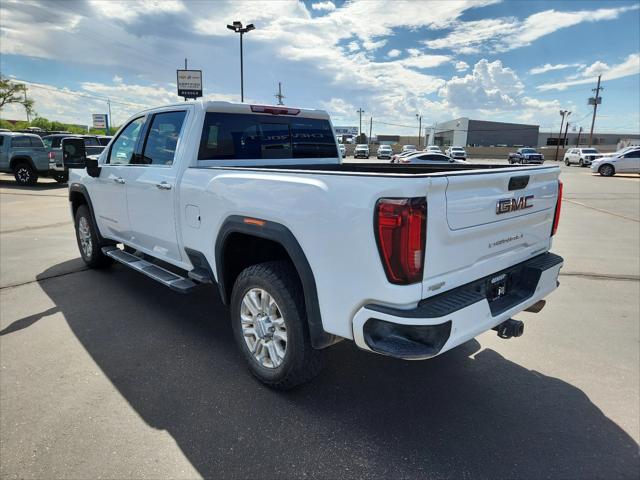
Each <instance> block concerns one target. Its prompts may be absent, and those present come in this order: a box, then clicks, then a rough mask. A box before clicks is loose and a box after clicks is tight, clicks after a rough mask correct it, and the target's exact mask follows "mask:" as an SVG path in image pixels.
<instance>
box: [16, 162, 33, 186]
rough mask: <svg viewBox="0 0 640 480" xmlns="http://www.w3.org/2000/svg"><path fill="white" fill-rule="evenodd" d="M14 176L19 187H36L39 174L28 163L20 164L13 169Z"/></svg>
mask: <svg viewBox="0 0 640 480" xmlns="http://www.w3.org/2000/svg"><path fill="white" fill-rule="evenodd" d="M13 176H14V177H15V179H16V182H18V184H19V185H35V184H36V182H37V181H38V172H37V171H36V170H35V169H34V168H33V167H32V166H31V165H30V164H28V163H27V162H20V163H18V164H16V166H15V167H13Z"/></svg>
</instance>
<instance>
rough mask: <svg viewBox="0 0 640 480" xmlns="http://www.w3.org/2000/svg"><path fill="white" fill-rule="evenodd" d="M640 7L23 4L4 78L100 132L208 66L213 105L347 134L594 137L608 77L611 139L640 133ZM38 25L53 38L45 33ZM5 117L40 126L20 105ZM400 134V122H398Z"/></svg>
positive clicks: (7, 28) (3, 22) (44, 107)
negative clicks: (530, 128)
mask: <svg viewBox="0 0 640 480" xmlns="http://www.w3.org/2000/svg"><path fill="white" fill-rule="evenodd" d="M639 6H640V3H639V2H637V1H635V2H629V1H586V2H581V1H566V2H548V1H527V2H525V1H496V0H478V1H470V0H447V1H419V0H411V1H407V2H403V1H398V2H378V1H376V0H365V1H353V2H351V1H349V2H340V1H333V2H331V1H313V0H310V1H305V2H298V1H268V2H258V1H249V2H241V1H229V2H225V1H219V2H205V1H188V0H167V1H156V0H145V1H139V2H136V1H133V0H130V1H122V2H120V1H117V0H107V1H101V0H62V1H58V2H53V1H46V0H43V1H33V2H25V1H12V0H5V1H3V2H2V5H1V6H0V53H1V57H0V70H1V72H2V75H4V76H12V77H15V78H16V79H20V80H23V81H27V82H29V83H30V85H31V86H30V89H29V94H30V95H31V97H32V98H34V99H35V101H36V110H37V111H38V113H39V114H41V115H42V116H45V117H47V118H50V119H58V120H63V121H68V122H74V123H81V124H86V123H88V122H89V119H90V116H91V113H102V112H104V111H106V102H105V101H104V100H103V99H104V98H110V99H111V106H112V114H113V121H114V123H116V124H119V123H122V122H123V121H124V120H125V119H126V118H127V117H128V116H129V115H131V114H133V113H134V112H135V111H136V110H140V109H142V108H145V107H148V106H156V105H160V104H164V103H169V102H174V101H176V100H180V99H179V98H178V97H177V95H176V92H175V78H176V74H175V69H176V68H180V67H182V65H183V62H184V57H185V56H186V57H188V58H189V66H190V67H192V68H197V69H201V70H202V71H203V77H204V87H205V96H206V97H207V98H210V99H216V100H230V101H237V100H239V59H238V51H239V48H238V36H237V35H236V34H234V33H232V32H231V31H229V30H227V29H226V24H227V23H230V22H232V21H233V20H241V21H243V22H245V23H250V22H253V23H254V24H255V25H256V30H255V31H253V32H250V33H249V34H247V35H246V36H245V43H244V46H245V100H247V101H250V102H256V103H275V101H276V100H275V98H274V96H273V95H274V93H275V92H276V90H277V85H278V81H281V82H282V83H283V89H284V94H285V95H286V99H285V103H286V104H289V105H296V106H303V107H311V108H323V109H326V110H328V111H329V113H330V114H331V115H332V117H333V120H334V124H337V125H357V113H356V110H357V109H358V108H363V109H364V110H365V114H364V118H365V119H366V123H367V126H368V121H369V118H370V117H373V121H374V124H373V131H374V134H375V133H403V134H404V133H413V130H415V128H416V127H417V121H416V113H419V114H421V115H422V117H423V125H430V124H432V123H434V122H438V121H445V120H449V119H452V118H456V117H459V116H469V117H472V118H476V119H488V120H502V121H515V122H517V121H522V122H526V123H535V124H539V125H541V127H542V128H543V129H552V128H553V129H555V128H558V127H559V121H560V116H559V114H558V110H560V109H569V110H571V111H572V112H573V113H572V114H571V117H570V120H571V121H572V122H573V124H572V125H574V126H576V127H577V126H583V127H585V128H588V126H589V124H590V109H589V107H588V106H587V98H588V97H589V96H591V95H592V92H591V89H592V88H594V87H595V82H596V78H597V75H598V74H602V75H603V86H604V87H605V90H604V91H603V93H602V97H603V103H602V107H601V108H600V109H599V116H598V121H597V125H596V126H597V129H598V130H599V131H602V132H604V131H624V132H630V133H638V132H639V131H640V115H639V111H640V26H639V25H640V9H639ZM34 26H37V28H34ZM2 117H3V118H12V119H13V118H24V113H23V112H22V111H20V109H18V108H14V107H9V108H7V109H5V111H3V112H2ZM389 124H394V125H389Z"/></svg>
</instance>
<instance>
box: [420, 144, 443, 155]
mask: <svg viewBox="0 0 640 480" xmlns="http://www.w3.org/2000/svg"><path fill="white" fill-rule="evenodd" d="M423 151H424V152H431V153H442V150H441V149H440V147H439V146H437V145H427V147H426V148H425V149H424V150H423Z"/></svg>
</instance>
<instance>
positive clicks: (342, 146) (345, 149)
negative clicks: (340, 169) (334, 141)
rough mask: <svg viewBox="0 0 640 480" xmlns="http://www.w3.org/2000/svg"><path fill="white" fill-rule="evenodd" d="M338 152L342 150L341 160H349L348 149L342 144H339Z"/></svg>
mask: <svg viewBox="0 0 640 480" xmlns="http://www.w3.org/2000/svg"><path fill="white" fill-rule="evenodd" d="M338 150H340V158H347V147H345V146H344V145H343V144H342V143H339V144H338Z"/></svg>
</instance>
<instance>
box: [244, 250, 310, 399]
mask: <svg viewBox="0 0 640 480" xmlns="http://www.w3.org/2000/svg"><path fill="white" fill-rule="evenodd" d="M256 288H257V289H262V290H264V291H266V292H267V293H268V294H269V295H270V296H271V297H272V298H273V300H274V301H275V303H276V304H277V307H278V310H279V311H280V314H281V316H282V318H283V319H284V322H285V325H286V335H287V341H286V348H285V353H284V358H283V359H282V363H281V364H280V365H279V366H277V367H267V366H264V365H262V364H261V363H259V361H258V360H257V359H256V358H255V357H254V356H253V353H252V352H251V351H250V350H249V345H247V341H245V337H244V334H243V331H242V326H241V323H242V321H241V317H240V314H241V307H242V302H243V299H244V297H245V295H246V294H247V293H249V292H250V291H251V290H252V289H256ZM231 324H232V327H233V333H234V337H235V339H236V343H237V345H238V348H240V351H241V352H242V355H243V357H244V358H245V360H246V361H247V363H248V365H249V370H250V371H251V373H252V374H253V375H254V376H255V377H256V378H257V379H258V380H260V381H261V382H262V383H264V384H265V385H267V386H269V387H271V388H274V389H277V390H289V389H291V388H294V387H296V386H298V385H301V384H303V383H305V382H308V381H309V380H311V379H312V378H313V377H315V376H316V375H318V373H320V370H321V369H322V352H321V351H320V350H315V349H314V348H313V347H312V346H311V340H310V338H309V329H308V325H307V316H306V311H305V306H304V296H303V292H302V286H301V285H300V280H299V279H298V275H297V274H296V272H295V270H294V268H293V267H292V266H291V264H289V263H288V262H284V261H274V262H266V263H260V264H257V265H252V266H251V267H248V268H246V269H244V270H243V271H242V272H241V273H240V275H239V276H238V278H237V280H236V282H235V285H234V287H233V292H232V294H231ZM254 325H255V324H254ZM272 341H273V340H272Z"/></svg>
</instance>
